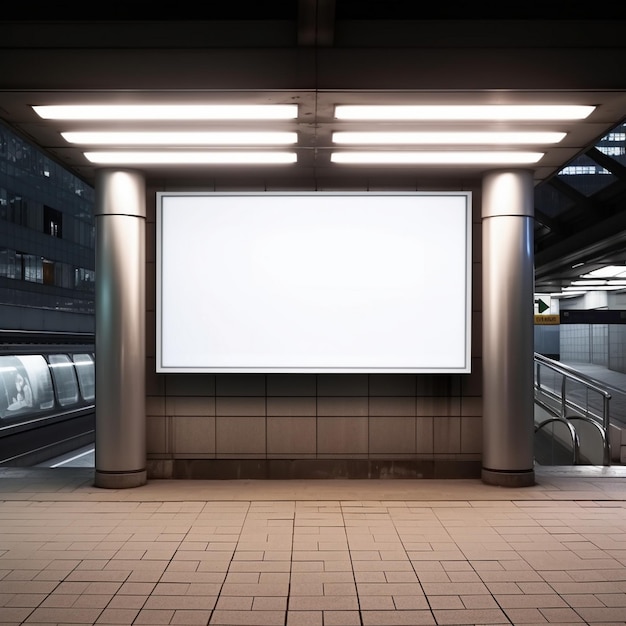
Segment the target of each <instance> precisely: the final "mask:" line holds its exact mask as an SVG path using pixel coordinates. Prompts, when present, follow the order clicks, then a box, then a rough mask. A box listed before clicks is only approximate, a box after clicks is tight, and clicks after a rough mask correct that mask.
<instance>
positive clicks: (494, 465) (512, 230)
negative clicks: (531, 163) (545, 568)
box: [482, 170, 535, 487]
mask: <svg viewBox="0 0 626 626" xmlns="http://www.w3.org/2000/svg"><path fill="white" fill-rule="evenodd" d="M533 202H534V187H533V176H532V172H530V171H526V170H512V171H508V170H503V171H497V172H490V173H488V174H486V175H485V176H484V178H483V199H482V233H483V242H482V245H483V257H482V268H483V269H482V271H483V409H484V410H483V459H482V479H483V482H485V483H488V484H492V485H501V486H508V487H524V486H528V485H533V484H534V482H535V473H534V450H533V443H534V417H533V411H534V400H533V355H534V332H533V312H534V309H533V294H534V250H533V219H534V206H533Z"/></svg>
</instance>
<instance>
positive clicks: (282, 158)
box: [85, 151, 297, 165]
mask: <svg viewBox="0 0 626 626" xmlns="http://www.w3.org/2000/svg"><path fill="white" fill-rule="evenodd" d="M85 157H87V159H88V160H89V161H91V162H92V163H99V164H103V165H104V164H106V165H122V164H133V165H159V164H169V165H185V164H187V165H202V164H207V165H209V164H214V165H232V164H250V165H254V164H259V165H263V164H281V163H295V162H296V161H297V156H296V154H295V153H294V152H260V151H259V152H218V151H215V152H206V151H203V152H199V151H198V152H180V151H176V152H174V151H171V152H85Z"/></svg>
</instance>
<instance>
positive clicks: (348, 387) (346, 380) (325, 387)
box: [317, 374, 368, 396]
mask: <svg viewBox="0 0 626 626" xmlns="http://www.w3.org/2000/svg"><path fill="white" fill-rule="evenodd" d="M317 393H318V394H319V395H320V396H367V394H368V376H367V374H319V375H318V377H317Z"/></svg>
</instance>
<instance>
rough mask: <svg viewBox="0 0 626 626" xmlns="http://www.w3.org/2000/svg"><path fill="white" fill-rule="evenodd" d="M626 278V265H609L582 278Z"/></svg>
mask: <svg viewBox="0 0 626 626" xmlns="http://www.w3.org/2000/svg"><path fill="white" fill-rule="evenodd" d="M618 276H619V277H622V276H624V277H626V265H607V266H606V267H601V268H599V269H597V270H593V271H592V272H589V273H588V274H583V275H582V276H581V278H615V277H618Z"/></svg>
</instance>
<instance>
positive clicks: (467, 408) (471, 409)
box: [461, 396, 483, 416]
mask: <svg viewBox="0 0 626 626" xmlns="http://www.w3.org/2000/svg"><path fill="white" fill-rule="evenodd" d="M482 414H483V399H482V398H481V397H480V398H479V397H474V396H472V397H469V398H462V399H461V415H474V416H481V415H482Z"/></svg>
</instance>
